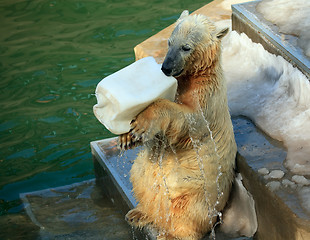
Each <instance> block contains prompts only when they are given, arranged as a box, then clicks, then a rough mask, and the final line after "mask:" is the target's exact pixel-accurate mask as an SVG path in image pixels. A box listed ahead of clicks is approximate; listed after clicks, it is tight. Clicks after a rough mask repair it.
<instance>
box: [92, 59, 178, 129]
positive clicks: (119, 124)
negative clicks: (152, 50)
mask: <svg viewBox="0 0 310 240" xmlns="http://www.w3.org/2000/svg"><path fill="white" fill-rule="evenodd" d="M176 89H177V81H176V79H175V78H174V77H167V76H166V75H165V74H164V73H163V72H162V71H161V65H160V64H157V63H156V61H155V59H154V58H153V57H146V58H143V59H141V60H139V61H136V62H134V63H133V64H131V65H129V66H127V67H125V68H123V69H121V70H119V71H118V72H116V73H114V74H112V75H110V76H108V77H106V78H104V79H102V80H101V81H100V82H99V83H98V85H97V88H96V97H97V104H96V105H94V107H93V110H94V114H95V116H96V117H97V119H98V120H99V121H100V122H101V123H102V124H103V125H104V126H105V127H106V128H107V129H108V130H109V131H111V132H112V133H114V134H122V133H126V132H128V131H129V130H130V122H131V121H132V119H133V118H134V117H136V115H137V114H138V113H140V112H141V111H142V110H143V109H145V108H146V107H147V106H148V105H149V104H151V103H152V102H154V101H155V100H156V99H159V98H166V99H169V100H171V101H173V100H174V98H175V93H176Z"/></svg>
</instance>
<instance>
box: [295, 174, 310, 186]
mask: <svg viewBox="0 0 310 240" xmlns="http://www.w3.org/2000/svg"><path fill="white" fill-rule="evenodd" d="M292 180H293V181H294V182H295V183H298V184H301V185H310V180H308V179H307V178H305V177H304V176H299V175H294V176H293V177H292Z"/></svg>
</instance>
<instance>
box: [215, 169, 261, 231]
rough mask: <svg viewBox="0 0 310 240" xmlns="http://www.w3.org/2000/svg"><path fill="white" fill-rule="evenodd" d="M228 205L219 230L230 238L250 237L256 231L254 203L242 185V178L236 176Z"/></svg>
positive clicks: (238, 175) (239, 175)
mask: <svg viewBox="0 0 310 240" xmlns="http://www.w3.org/2000/svg"><path fill="white" fill-rule="evenodd" d="M231 194H232V195H231V199H230V200H229V204H228V205H227V207H226V209H225V210H224V212H223V224H221V226H220V230H221V231H222V232H224V233H226V234H228V235H229V236H231V237H237V236H247V237H252V236H253V235H254V234H255V232H256V230H257V226H258V223H257V217H256V211H255V202H254V199H253V197H252V195H251V193H250V192H248V191H247V190H246V188H245V187H244V186H243V183H242V176H241V174H240V173H238V174H237V176H236V177H235V180H234V185H233V189H232V193H231Z"/></svg>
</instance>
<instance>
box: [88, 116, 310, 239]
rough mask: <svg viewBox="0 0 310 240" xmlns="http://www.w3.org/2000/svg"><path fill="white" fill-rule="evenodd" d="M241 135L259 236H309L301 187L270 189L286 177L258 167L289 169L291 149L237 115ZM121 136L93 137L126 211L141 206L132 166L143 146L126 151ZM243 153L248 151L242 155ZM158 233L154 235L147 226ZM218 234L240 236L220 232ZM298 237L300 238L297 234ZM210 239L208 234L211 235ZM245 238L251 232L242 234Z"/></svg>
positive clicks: (100, 168)
mask: <svg viewBox="0 0 310 240" xmlns="http://www.w3.org/2000/svg"><path fill="white" fill-rule="evenodd" d="M233 124H234V129H235V137H236V141H237V144H238V151H239V153H240V155H238V158H237V165H238V170H239V171H240V172H241V175H242V177H243V179H244V181H243V183H244V185H245V187H246V188H247V190H248V191H249V192H250V193H251V194H252V196H253V198H254V200H255V204H256V212H257V219H258V223H259V227H258V232H257V234H256V237H257V238H258V239H302V238H297V237H296V236H299V237H305V236H307V237H309V236H310V235H309V234H310V229H309V226H310V225H309V215H307V214H305V212H304V211H303V210H302V207H301V205H300V202H299V201H298V199H297V198H296V192H294V191H291V190H292V189H290V188H289V187H285V186H284V185H280V186H279V187H278V188H277V189H273V190H274V192H273V191H271V190H270V182H273V181H280V182H281V180H282V181H283V180H284V179H285V177H282V178H281V179H268V178H264V177H263V175H261V174H259V173H258V170H260V169H262V168H264V167H265V168H268V169H269V170H275V169H277V170H281V171H283V173H286V171H285V168H284V167H283V161H284V159H285V156H286V152H285V150H284V149H283V147H282V146H281V144H280V143H278V142H276V141H275V140H273V139H270V138H269V137H267V136H266V135H265V134H264V133H262V132H261V131H260V130H258V129H257V128H256V127H255V125H254V124H253V123H252V122H251V121H249V120H248V119H246V118H242V117H238V118H234V119H233ZM116 145H117V138H113V139H106V140H100V141H96V142H92V143H91V148H92V153H93V156H94V166H95V171H96V176H97V178H98V179H99V182H100V183H101V186H102V188H103V189H104V191H106V192H107V193H108V194H109V196H110V198H111V199H113V202H114V203H115V204H116V205H117V206H122V209H123V212H124V214H126V212H127V211H128V210H129V209H132V208H133V207H135V206H136V201H135V199H134V198H133V195H132V192H131V188H132V186H131V183H130V181H129V170H130V168H131V165H132V163H133V160H134V159H135V157H136V155H137V153H138V152H139V150H140V149H139V148H136V149H133V150H127V151H125V152H124V153H121V152H120V151H119V150H118V149H117V146H116ZM241 155H243V156H241ZM144 234H148V236H149V237H150V238H151V239H152V238H154V236H152V234H150V233H149V232H147V231H146V232H144ZM217 234H218V235H217V237H219V238H217V239H220V238H222V239H234V238H229V237H227V236H223V235H221V234H220V233H219V232H217ZM295 237H296V238H295ZM206 239H207V238H206ZM242 239H245V238H242Z"/></svg>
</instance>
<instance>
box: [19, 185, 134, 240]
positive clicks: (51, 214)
mask: <svg viewBox="0 0 310 240" xmlns="http://www.w3.org/2000/svg"><path fill="white" fill-rule="evenodd" d="M21 198H22V200H23V202H24V205H25V209H26V212H27V214H28V217H29V218H30V219H31V221H32V223H34V225H33V227H32V228H33V231H32V232H33V234H32V236H29V238H27V236H25V235H24V238H21V239H109V240H110V239H111V240H112V239H115V240H116V239H132V236H133V235H132V231H131V228H130V227H129V226H128V225H127V223H126V222H125V220H124V215H123V213H122V212H121V211H120V210H119V209H118V207H117V206H115V205H113V203H112V202H111V200H110V199H109V198H107V196H106V195H105V194H104V192H103V191H102V188H101V187H98V185H96V180H95V179H92V180H89V181H85V182H81V183H76V184H72V185H68V186H63V187H59V188H52V189H46V190H42V191H37V192H31V193H25V194H22V195H21ZM35 226H36V227H35ZM15 236H16V235H15Z"/></svg>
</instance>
